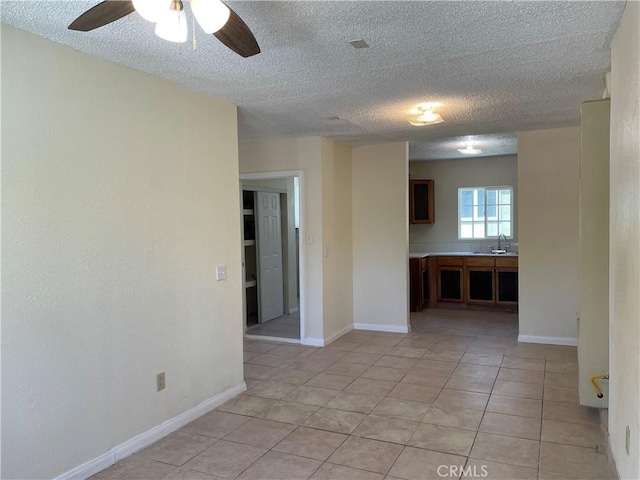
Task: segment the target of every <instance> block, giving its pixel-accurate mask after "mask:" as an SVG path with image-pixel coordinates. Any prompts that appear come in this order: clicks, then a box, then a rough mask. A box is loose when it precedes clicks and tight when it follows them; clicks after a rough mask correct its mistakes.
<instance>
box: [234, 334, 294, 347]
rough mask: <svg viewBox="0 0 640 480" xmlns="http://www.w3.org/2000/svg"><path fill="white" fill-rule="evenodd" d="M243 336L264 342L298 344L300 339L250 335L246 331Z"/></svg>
mask: <svg viewBox="0 0 640 480" xmlns="http://www.w3.org/2000/svg"><path fill="white" fill-rule="evenodd" d="M244 338H246V339H247V340H263V341H265V342H278V343H295V344H300V340H298V339H297V338H284V337H268V336H266V335H251V334H248V333H245V334H244ZM303 345H304V344H303Z"/></svg>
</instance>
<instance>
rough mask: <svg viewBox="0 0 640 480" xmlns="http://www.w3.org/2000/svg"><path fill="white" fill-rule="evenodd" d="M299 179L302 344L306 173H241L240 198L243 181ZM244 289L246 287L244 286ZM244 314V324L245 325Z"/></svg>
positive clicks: (303, 329)
mask: <svg viewBox="0 0 640 480" xmlns="http://www.w3.org/2000/svg"><path fill="white" fill-rule="evenodd" d="M291 177H298V188H299V214H300V228H299V234H298V248H299V252H300V258H299V259H298V281H299V282H300V306H299V309H300V339H299V340H298V342H296V343H302V342H303V339H304V338H306V323H307V322H306V320H307V308H306V304H307V301H306V300H307V299H306V297H307V288H306V284H307V282H306V275H305V273H306V255H305V253H306V242H304V241H303V239H304V238H306V235H305V205H304V191H305V184H304V171H303V170H282V171H276V172H260V173H241V174H240V196H241V197H242V181H243V180H272V179H277V178H291ZM243 288H244V285H243ZM244 315H245V314H244V313H243V319H242V321H243V323H244V321H245V320H244Z"/></svg>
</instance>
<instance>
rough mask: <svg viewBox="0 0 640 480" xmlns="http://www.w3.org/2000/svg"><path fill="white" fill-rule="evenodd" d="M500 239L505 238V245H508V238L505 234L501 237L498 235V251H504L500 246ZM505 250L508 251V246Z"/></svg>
mask: <svg viewBox="0 0 640 480" xmlns="http://www.w3.org/2000/svg"><path fill="white" fill-rule="evenodd" d="M500 237H502V238H504V243H505V244H506V243H507V236H506V235H505V234H504V233H501V234H500V235H498V250H502V247H501V246H500ZM505 250H506V245H505Z"/></svg>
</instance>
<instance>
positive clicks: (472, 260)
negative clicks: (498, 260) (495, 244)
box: [467, 257, 495, 267]
mask: <svg viewBox="0 0 640 480" xmlns="http://www.w3.org/2000/svg"><path fill="white" fill-rule="evenodd" d="M494 265H495V259H494V258H493V257H467V267H493V266H494Z"/></svg>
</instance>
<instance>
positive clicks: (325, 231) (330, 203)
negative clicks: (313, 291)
mask: <svg viewBox="0 0 640 480" xmlns="http://www.w3.org/2000/svg"><path fill="white" fill-rule="evenodd" d="M322 204H323V205H322V218H323V228H322V243H323V248H324V249H323V254H324V262H323V278H322V280H323V292H324V338H325V339H326V340H327V341H330V340H333V339H335V338H337V337H338V336H340V335H341V334H344V333H346V332H347V331H349V330H351V329H353V245H352V241H351V233H352V223H351V148H350V147H347V146H344V145H341V144H340V143H337V142H334V141H331V140H328V139H325V138H323V139H322Z"/></svg>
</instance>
